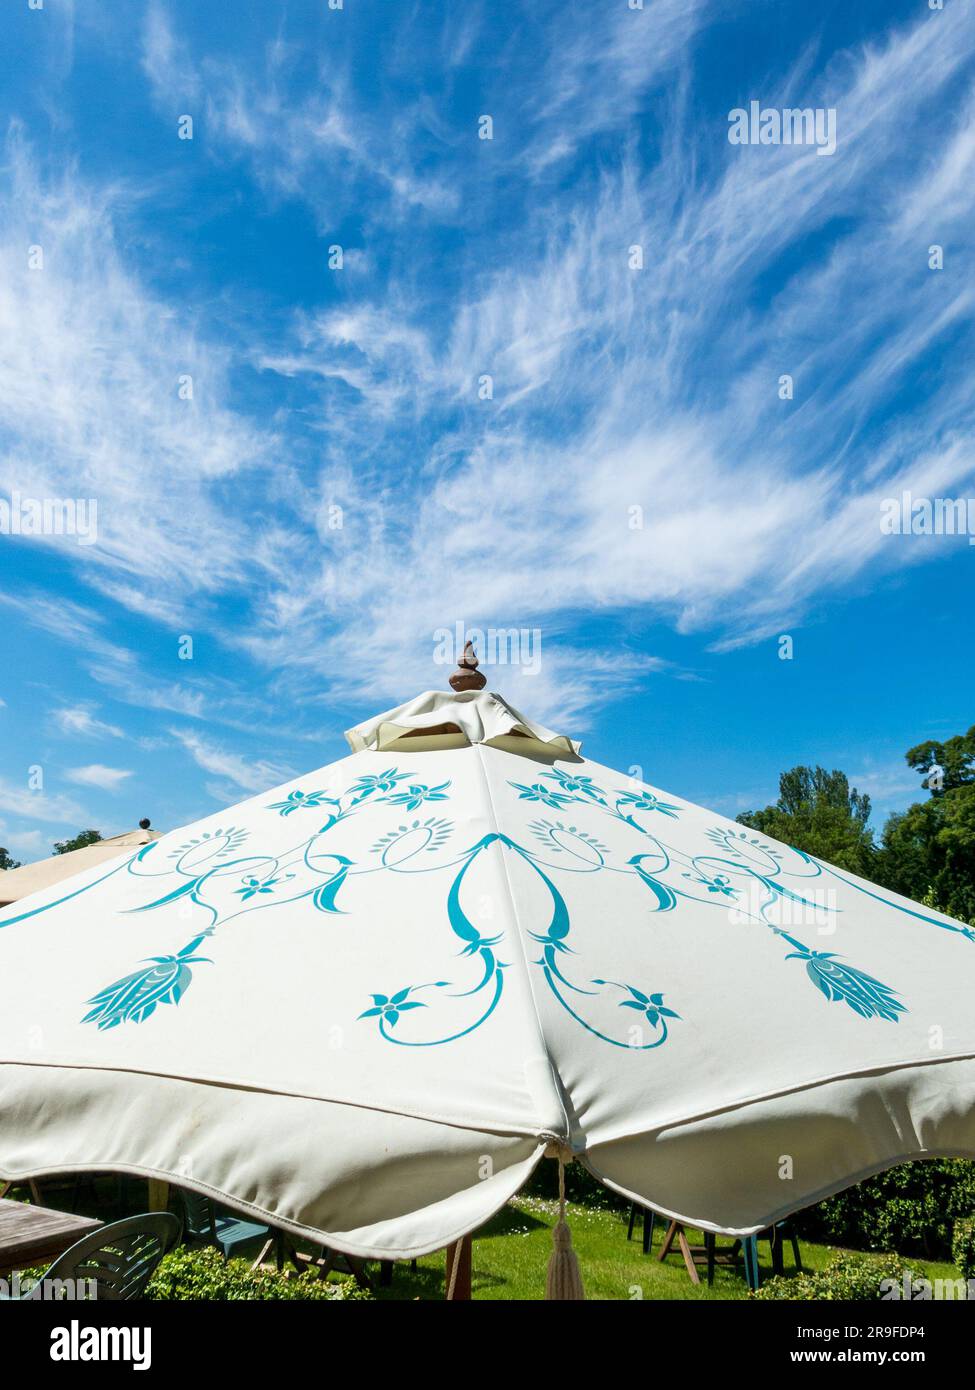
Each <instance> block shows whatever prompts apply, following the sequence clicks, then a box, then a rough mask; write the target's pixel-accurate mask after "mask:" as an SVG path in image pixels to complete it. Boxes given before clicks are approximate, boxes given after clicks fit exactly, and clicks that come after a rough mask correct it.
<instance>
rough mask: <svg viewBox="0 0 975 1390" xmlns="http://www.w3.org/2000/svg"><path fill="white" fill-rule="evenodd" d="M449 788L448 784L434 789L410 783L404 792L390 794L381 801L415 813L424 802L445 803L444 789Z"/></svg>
mask: <svg viewBox="0 0 975 1390" xmlns="http://www.w3.org/2000/svg"><path fill="white" fill-rule="evenodd" d="M449 786H450V783H449V782H441V783H440V784H439V785H438V786H436V787H428V786H427V785H426V784H425V783H424V782H411V783H410V785H409V786H408V787H407V788H406V790H405V791H398V792H391V793H390V795H389V796H386V797H384V798H383V800H384V801H388V802H389V804H390V806H402V807H403V808H404V810H407V811H416V810H419V808H420V807H421V806H422V805H423V803H424V801H446V800H447V793H446V791H445V790H444V788H446V787H449Z"/></svg>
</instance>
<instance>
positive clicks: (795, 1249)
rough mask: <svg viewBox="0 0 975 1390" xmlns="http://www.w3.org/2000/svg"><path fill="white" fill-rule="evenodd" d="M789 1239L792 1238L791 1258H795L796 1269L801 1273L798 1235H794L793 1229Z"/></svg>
mask: <svg viewBox="0 0 975 1390" xmlns="http://www.w3.org/2000/svg"><path fill="white" fill-rule="evenodd" d="M791 1239H792V1258H793V1259H794V1260H795V1262H796V1269H797V1270H798V1271H799V1273H800V1274H801V1273H802V1256H801V1255H800V1254H799V1239H798V1237H797V1236H796V1233H795V1231H793V1232H792V1236H791Z"/></svg>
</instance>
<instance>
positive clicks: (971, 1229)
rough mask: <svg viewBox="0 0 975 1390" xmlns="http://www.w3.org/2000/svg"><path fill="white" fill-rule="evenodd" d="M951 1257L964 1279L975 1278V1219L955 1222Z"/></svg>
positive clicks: (970, 1218)
mask: <svg viewBox="0 0 975 1390" xmlns="http://www.w3.org/2000/svg"><path fill="white" fill-rule="evenodd" d="M951 1258H952V1260H953V1262H954V1263H955V1264H956V1265H957V1266H958V1272H959V1274H960V1275H961V1277H962V1278H963V1279H975V1219H973V1218H972V1217H969V1218H967V1219H966V1220H964V1221H956V1222H955V1235H954V1239H953V1240H952V1242H951Z"/></svg>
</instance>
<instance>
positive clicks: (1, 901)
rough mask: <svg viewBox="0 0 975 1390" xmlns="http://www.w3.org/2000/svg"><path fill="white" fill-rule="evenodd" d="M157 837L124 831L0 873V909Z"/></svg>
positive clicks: (151, 832) (155, 832) (149, 832)
mask: <svg viewBox="0 0 975 1390" xmlns="http://www.w3.org/2000/svg"><path fill="white" fill-rule="evenodd" d="M159 837H160V832H159V831H158V830H148V829H145V830H144V829H142V828H141V827H140V828H139V829H138V830H126V831H125V833H124V834H122V835H113V836H111V838H110V839H108V840H96V841H95V843H94V844H91V845H82V847H81V849H69V850H68V852H67V853H66V854H52V855H51V856H50V857H49V858H47V859H38V860H37V862H36V864H21V866H20V868H19V869H7V870H6V871H5V872H4V873H0V907H3V906H5V905H6V904H7V903H15V902H19V901H20V899H21V898H26V897H29V895H30V894H31V893H40V892H42V891H43V890H44V889H45V888H50V887H51V886H52V885H54V884H56V883H61V882H62V880H64V879H66V878H71V876H72V875H73V874H80V873H81V871H82V869H90V868H92V867H93V866H94V865H96V864H105V863H107V862H108V860H110V859H118V858H119V857H120V855H123V854H125V852H126V850H130V849H131V848H132V846H133V845H147V844H149V842H150V840H158V839H159Z"/></svg>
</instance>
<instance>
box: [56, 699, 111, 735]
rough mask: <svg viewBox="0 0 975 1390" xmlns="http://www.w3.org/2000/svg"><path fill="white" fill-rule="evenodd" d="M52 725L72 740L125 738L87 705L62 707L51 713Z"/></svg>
mask: <svg viewBox="0 0 975 1390" xmlns="http://www.w3.org/2000/svg"><path fill="white" fill-rule="evenodd" d="M51 717H52V719H53V720H54V723H55V724H56V725H57V727H58V729H59V730H60V731H61V733H63V734H68V735H70V736H71V737H73V738H125V736H126V735H125V730H124V729H120V728H119V727H118V725H117V724H108V723H106V721H105V720H103V719H99V718H98V717H97V715H96V714H95V712H94V709H93V708H92V707H91V706H89V705H64V706H62V707H61V708H60V709H56V710H54V711H52V715H51Z"/></svg>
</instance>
